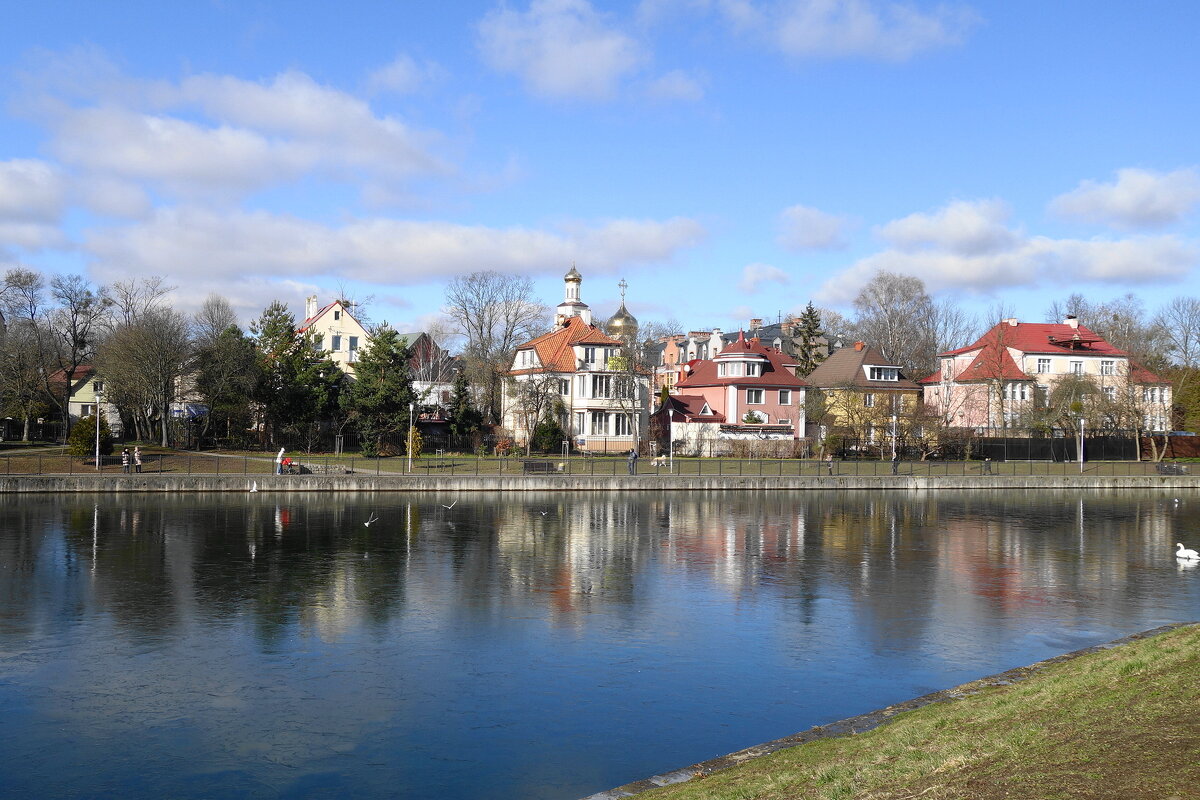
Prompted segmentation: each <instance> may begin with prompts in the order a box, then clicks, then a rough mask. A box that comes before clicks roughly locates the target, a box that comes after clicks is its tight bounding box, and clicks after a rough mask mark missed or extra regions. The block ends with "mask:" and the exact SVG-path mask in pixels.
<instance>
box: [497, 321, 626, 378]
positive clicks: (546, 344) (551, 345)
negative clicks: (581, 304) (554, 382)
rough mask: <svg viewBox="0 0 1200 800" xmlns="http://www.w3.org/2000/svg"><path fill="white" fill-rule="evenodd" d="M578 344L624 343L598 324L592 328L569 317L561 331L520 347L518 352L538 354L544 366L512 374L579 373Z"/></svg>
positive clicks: (546, 334)
mask: <svg viewBox="0 0 1200 800" xmlns="http://www.w3.org/2000/svg"><path fill="white" fill-rule="evenodd" d="M577 344H594V345H603V346H606V347H620V346H621V345H622V342H621V340H619V339H614V338H612V337H611V336H609V335H608V334H606V333H605V332H604V331H602V330H600V329H599V328H597V327H596V326H595V325H589V324H587V323H586V322H584V321H583V319H582V318H580V317H568V318H567V321H566V322H564V323H563V324H562V326H561V327H559V328H558V329H557V330H553V331H551V332H550V333H545V334H542V335H541V336H538V337H537V338H534V339H530V340H529V341H528V342H526V343H525V344H523V345H521V346H520V347H518V348H517V351H518V352H519V351H521V350H529V349H531V348H532V349H533V351H534V352H535V353H537V357H538V361H540V362H541V364H542V365H541V366H540V367H533V368H531V369H514V370H512V371H511V372H509V374H510V375H528V374H530V373H537V372H575V370H576V367H575V351H574V349H573V348H574V346H575V345H577Z"/></svg>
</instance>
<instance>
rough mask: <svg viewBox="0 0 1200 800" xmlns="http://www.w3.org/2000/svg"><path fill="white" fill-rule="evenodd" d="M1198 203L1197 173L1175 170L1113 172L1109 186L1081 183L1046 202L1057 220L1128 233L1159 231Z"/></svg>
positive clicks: (1198, 182)
mask: <svg viewBox="0 0 1200 800" xmlns="http://www.w3.org/2000/svg"><path fill="white" fill-rule="evenodd" d="M1197 203H1200V172H1197V171H1196V170H1195V169H1179V170H1175V171H1174V172H1166V173H1163V172H1154V171H1151V170H1145V169H1132V168H1130V169H1122V170H1118V171H1117V179H1116V181H1115V182H1113V183H1098V182H1096V181H1082V182H1081V183H1080V184H1079V186H1078V187H1076V188H1075V189H1073V190H1072V191H1070V192H1067V193H1066V194H1062V195H1059V196H1058V197H1056V198H1054V200H1052V201H1051V202H1050V210H1051V211H1052V212H1053V213H1055V214H1057V215H1058V216H1061V217H1068V218H1072V219H1078V220H1082V221H1084V222H1091V223H1100V224H1105V225H1112V226H1114V227H1116V228H1120V229H1125V230H1130V229H1138V228H1160V227H1164V226H1166V225H1171V224H1173V223H1176V222H1179V221H1180V220H1181V219H1183V217H1184V216H1185V215H1186V214H1188V213H1189V212H1191V211H1192V210H1193V209H1194V208H1195V207H1196V204H1197Z"/></svg>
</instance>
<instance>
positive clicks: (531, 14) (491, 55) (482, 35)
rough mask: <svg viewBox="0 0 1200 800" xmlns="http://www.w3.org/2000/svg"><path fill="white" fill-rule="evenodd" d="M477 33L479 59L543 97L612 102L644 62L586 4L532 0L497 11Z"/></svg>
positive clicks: (635, 46) (635, 47) (638, 49)
mask: <svg viewBox="0 0 1200 800" xmlns="http://www.w3.org/2000/svg"><path fill="white" fill-rule="evenodd" d="M478 31H479V47H480V50H481V51H482V54H483V57H484V59H485V60H486V61H487V62H488V63H489V64H490V65H491V66H492V67H493V68H494V69H497V70H499V71H501V72H508V73H512V74H514V75H517V76H518V77H520V78H521V79H522V80H523V81H524V82H525V85H526V87H527V88H528V89H529V90H530V91H531V92H533V93H534V94H536V95H539V96H542V97H549V98H585V99H606V98H609V97H612V96H613V95H614V94H615V93H616V90H617V87H618V86H619V84H620V83H621V81H623V80H624V79H625V78H627V77H628V76H629V75H631V74H632V73H633V72H634V71H636V70H637V69H638V68H639V67H640V66H641V65H642V64H643V63H644V62H645V61H646V60H647V55H646V53H645V52H644V51H643V48H642V46H641V45H640V44H639V43H638V42H637V41H635V40H634V39H633V38H631V37H630V36H628V35H626V34H625V33H623V32H621V31H620V30H618V29H616V28H614V27H612V26H611V25H609V24H608V22H607V20H606V19H605V18H604V16H602V15H601V14H599V13H597V11H596V10H595V9H594V8H593V7H592V5H591V4H590V3H588V2H587V0H533V2H532V3H531V4H530V6H529V10H528V11H525V12H521V11H516V10H513V9H510V8H507V7H505V8H498V9H495V10H494V11H491V12H490V13H489V14H488V15H487V16H485V17H484V18H483V20H482V21H480V23H479V27H478Z"/></svg>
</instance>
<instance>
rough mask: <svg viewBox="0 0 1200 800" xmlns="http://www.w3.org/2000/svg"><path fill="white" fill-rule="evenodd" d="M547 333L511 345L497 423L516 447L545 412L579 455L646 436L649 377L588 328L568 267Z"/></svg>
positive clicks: (578, 279) (588, 316)
mask: <svg viewBox="0 0 1200 800" xmlns="http://www.w3.org/2000/svg"><path fill="white" fill-rule="evenodd" d="M563 281H564V284H565V286H564V299H563V302H562V303H560V304H559V306H558V308H557V309H556V311H555V325H554V330H552V331H550V332H549V333H547V334H544V335H542V336H538V337H537V338H534V339H531V340H530V341H528V342H525V343H524V344H522V345H520V346H519V347H517V349H516V352H515V354H514V356H513V362H512V365H511V368H510V370H509V372H508V377H509V378H510V379H511V380H510V381H509V385H508V387H507V389H506V391H505V392H504V401H503V421H502V424H503V426H504V427H505V428H506V429H507V430H509V431H510V432H511V433H512V435H513V438H514V441H516V442H517V443H518V444H525V443H526V442H527V441H528V439H529V436H530V435H531V434H532V431H533V428H534V426H535V425H537V423H538V422H539V421H540V420H541V419H542V418H544V417H545V416H546V415H547V414H554V415H556V416H557V418H558V421H559V424H560V425H562V427H563V430H565V431H566V432H567V433H568V435H569V436H570V437H571V441H572V443H573V444H574V446H575V447H576V448H577V449H579V450H581V451H585V452H624V451H628V450H629V449H631V448H633V447H634V446H636V444H637V443H638V441H639V440H640V439H642V438H644V436H645V432H646V424H647V408H648V406H649V399H650V375H649V373H648V372H647V371H645V370H642V369H639V368H636V367H634V366H632V365H630V364H629V363H628V362H627V360H626V358H625V357H624V356H623V355H622V353H623V349H622V348H623V342H622V341H621V340H620V339H617V338H615V337H613V336H609V335H608V334H607V333H605V332H604V331H602V330H601V329H600V328H599V327H598V326H596V325H594V324H593V323H592V313H591V309H590V308H588V306H587V304H586V303H584V302H583V300H582V299H581V297H580V285H581V284H582V283H583V276H582V275H580V274H579V272H578V271H577V270H576V269H575V268H574V267H572V268H571V271H570V272H568V273H567V274H566V275H565V276H564V278H563Z"/></svg>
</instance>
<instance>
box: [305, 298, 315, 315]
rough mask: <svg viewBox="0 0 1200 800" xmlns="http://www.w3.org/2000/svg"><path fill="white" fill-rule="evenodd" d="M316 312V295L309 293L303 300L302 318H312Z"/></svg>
mask: <svg viewBox="0 0 1200 800" xmlns="http://www.w3.org/2000/svg"><path fill="white" fill-rule="evenodd" d="M316 314H317V296H316V295H315V294H314V295H309V296H308V297H307V298H305V300H304V318H305V319H312V318H313V317H315V316H316Z"/></svg>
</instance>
